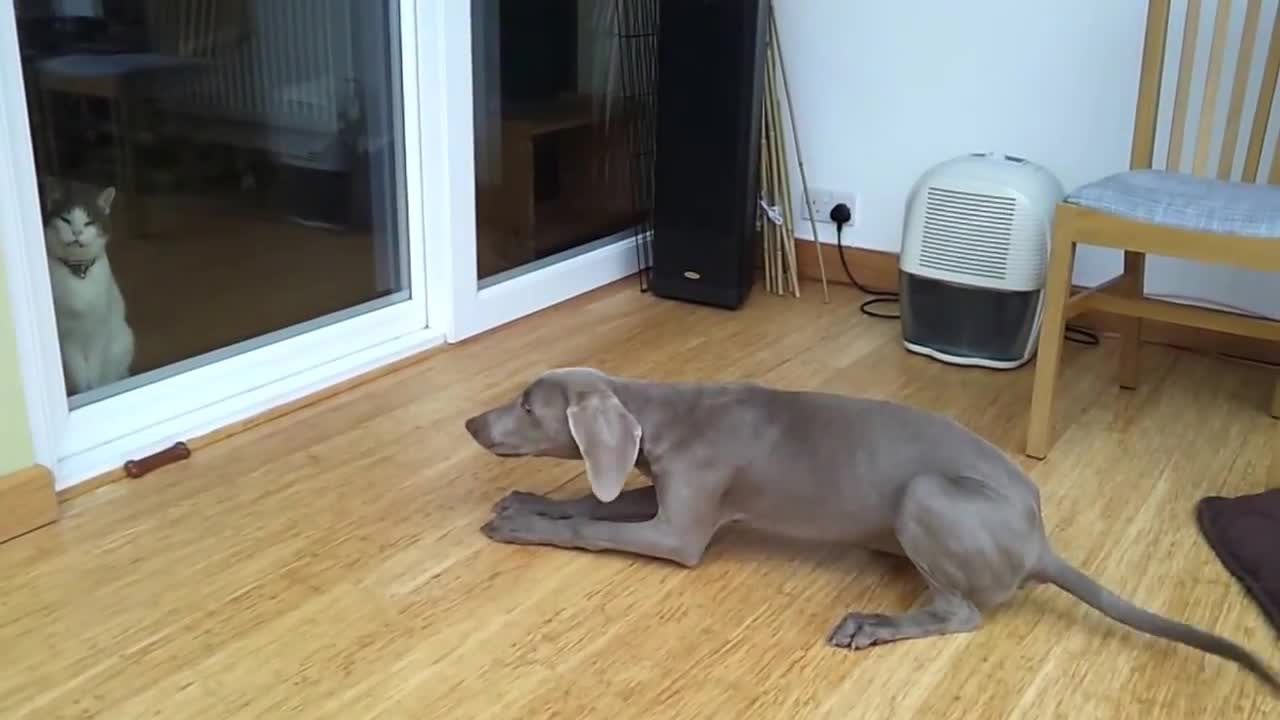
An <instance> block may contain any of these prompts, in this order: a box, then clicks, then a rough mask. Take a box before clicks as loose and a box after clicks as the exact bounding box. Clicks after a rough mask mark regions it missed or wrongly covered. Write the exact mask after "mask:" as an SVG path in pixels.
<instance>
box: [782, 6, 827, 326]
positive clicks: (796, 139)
mask: <svg viewBox="0 0 1280 720" xmlns="http://www.w3.org/2000/svg"><path fill="white" fill-rule="evenodd" d="M769 28H770V31H771V33H772V35H773V43H774V46H775V49H776V51H777V56H778V72H779V73H780V74H781V76H782V92H783V95H785V96H786V103H787V115H788V118H789V120H790V121H791V134H792V138H791V143H792V145H794V146H795V150H796V165H797V166H799V168H800V188H801V191H802V192H803V193H804V204H805V207H808V208H812V207H813V202H812V201H811V200H810V199H809V179H808V178H807V177H806V176H805V171H804V154H803V153H802V152H801V150H800V133H799V131H798V130H797V129H796V109H795V106H794V104H793V103H792V100H791V83H790V82H788V80H787V63H786V61H785V59H784V56H783V52H782V38H781V37H779V35H780V33H779V32H778V16H777V13H776V12H774V8H773V3H772V2H771V3H769ZM809 227H810V229H811V230H812V232H813V241H814V245H815V249H816V250H817V251H818V272H819V273H820V274H821V275H822V299H823V302H831V293H830V292H829V291H828V289H827V266H826V263H825V262H824V261H823V259H822V244H821V243H820V242H819V240H820V236H819V235H818V223H817V221H816V220H814V218H813V213H812V212H810V213H809Z"/></svg>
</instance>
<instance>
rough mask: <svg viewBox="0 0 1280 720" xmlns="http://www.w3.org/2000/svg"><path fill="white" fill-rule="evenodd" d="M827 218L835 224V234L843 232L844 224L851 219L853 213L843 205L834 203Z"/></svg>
mask: <svg viewBox="0 0 1280 720" xmlns="http://www.w3.org/2000/svg"><path fill="white" fill-rule="evenodd" d="M827 216H828V217H830V218H831V222H833V223H835V224H836V232H840V231H841V230H844V224H845V223H847V222H849V221H850V220H852V219H853V211H852V210H850V209H849V206H848V205H845V204H844V203H836V204H835V206H834V207H832V208H831V212H829V213H827Z"/></svg>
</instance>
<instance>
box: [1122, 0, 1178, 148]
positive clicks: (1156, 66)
mask: <svg viewBox="0 0 1280 720" xmlns="http://www.w3.org/2000/svg"><path fill="white" fill-rule="evenodd" d="M1168 27H1169V3H1168V2H1167V0H1151V2H1150V3H1148V5H1147V30H1146V42H1145V43H1144V44H1143V46H1142V70H1141V79H1140V81H1139V83H1138V112H1137V116H1136V117H1135V118H1134V124H1133V149H1132V150H1131V151H1130V154H1129V167H1131V168H1134V169H1145V168H1150V167H1153V166H1154V163H1155V153H1156V125H1157V123H1158V121H1159V116H1158V111H1159V109H1160V90H1161V89H1162V87H1163V81H1164V51H1165V40H1166V35H1167V33H1168Z"/></svg>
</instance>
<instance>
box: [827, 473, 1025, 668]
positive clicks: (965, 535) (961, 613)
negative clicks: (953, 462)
mask: <svg viewBox="0 0 1280 720" xmlns="http://www.w3.org/2000/svg"><path fill="white" fill-rule="evenodd" d="M1028 510H1029V513H1028ZM1038 522H1039V521H1038V515H1036V511H1035V508H1034V504H1033V505H1032V506H1031V507H1030V508H1022V507H1020V506H1019V504H1018V503H1017V502H1015V501H1013V500H1011V499H1010V498H1007V497H1005V496H1003V495H1002V494H1001V493H1000V492H999V491H997V490H995V489H994V488H993V487H992V486H990V485H988V484H987V483H984V482H983V481H981V480H976V479H972V478H944V477H940V476H935V475H923V476H920V477H918V478H915V479H914V480H912V481H911V483H910V484H909V485H908V487H907V489H906V492H905V493H904V495H903V500H902V506H901V507H900V508H899V513H898V518H897V521H896V523H895V528H894V529H895V534H896V536H897V539H898V542H899V543H900V544H901V546H902V549H903V551H904V552H905V553H906V555H907V558H908V559H909V560H911V562H912V564H913V565H915V567H916V569H917V570H919V571H920V574H921V575H923V576H924V578H925V581H926V582H927V583H928V586H929V596H928V602H927V604H926V605H924V606H923V607H920V608H918V609H915V610H911V611H909V612H906V613H902V614H898V615H884V614H878V613H858V612H855V613H849V614H848V615H847V616H845V618H844V619H843V620H841V621H840V623H839V624H838V625H836V627H835V628H834V629H833V630H832V632H831V634H830V636H829V637H828V642H829V643H830V644H831V645H834V646H837V647H846V648H853V649H861V648H865V647H870V646H872V645H880V644H884V643H889V642H894V641H897V640H908V639H912V638H923V637H932V636H939V635H949V634H955V633H964V632H971V631H973V630H976V629H977V628H978V626H979V624H980V623H981V619H982V611H983V610H987V609H990V608H993V607H995V606H996V605H999V604H1001V603H1003V602H1005V601H1006V600H1008V599H1009V597H1011V596H1012V595H1013V594H1014V593H1015V592H1016V591H1017V589H1018V588H1019V586H1020V585H1021V584H1022V582H1023V580H1024V578H1025V577H1026V575H1027V572H1028V571H1029V570H1030V568H1031V567H1032V564H1033V562H1034V559H1035V558H1036V557H1037V555H1038V553H1039V549H1040V544H1041V542H1042V538H1043V535H1042V534H1041V532H1040V530H1039V524H1038Z"/></svg>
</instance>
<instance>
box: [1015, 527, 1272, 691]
mask: <svg viewBox="0 0 1280 720" xmlns="http://www.w3.org/2000/svg"><path fill="white" fill-rule="evenodd" d="M1036 577H1037V578H1038V579H1040V580H1042V581H1044V582H1048V583H1051V584H1053V585H1057V586H1058V587H1060V588H1062V589H1063V590H1066V591H1067V592H1069V593H1071V594H1072V595H1074V596H1075V597H1076V598H1077V599H1079V600H1080V601H1081V602H1083V603H1085V604H1087V605H1089V606H1090V607H1092V608H1093V609H1094V610H1097V611H1098V612H1100V613H1102V614H1103V615H1106V616H1107V617H1109V618H1111V619H1112V620H1115V621H1116V622H1119V623H1123V624H1125V625H1128V626H1129V627H1131V628H1133V629H1135V630H1138V631H1140V632H1144V633H1147V634H1148V635H1153V636H1155V637H1158V638H1163V639H1165V640H1172V641H1174V642H1179V643H1182V644H1184V645H1190V646H1191V647H1193V648H1196V649H1198V650H1203V651H1204V652H1207V653H1212V654H1214V655H1217V656H1218V657H1222V658H1226V659H1228V660H1232V661H1234V662H1237V663H1239V664H1240V665H1241V666H1243V667H1244V668H1245V669H1247V670H1248V671H1249V672H1251V673H1253V674H1254V675H1256V676H1257V677H1258V678H1260V679H1261V680H1262V681H1263V682H1264V683H1266V684H1267V685H1268V686H1270V688H1271V689H1272V691H1274V692H1276V693H1280V679H1277V678H1276V676H1275V674H1274V673H1272V672H1271V670H1269V669H1267V666H1266V665H1264V664H1263V662H1262V661H1261V660H1259V659H1258V657H1257V656H1256V655H1254V654H1253V653H1251V652H1249V651H1248V650H1245V649H1244V648H1242V647H1240V646H1239V645H1237V644H1235V643H1233V642H1231V641H1230V640H1228V639H1226V638H1224V637H1221V636H1219V635H1214V634H1213V633H1210V632H1205V631H1204V630H1200V629H1199V628H1195V627H1192V626H1191V625H1187V624H1185V623H1181V622H1178V621H1176V620H1170V619H1168V618H1165V617H1162V616H1160V615H1157V614H1155V613H1153V612H1149V611H1147V610H1143V609H1142V608H1140V607H1138V606H1137V605H1134V604H1133V603H1131V602H1129V601H1128V600H1125V599H1124V598H1122V597H1120V596H1119V595H1116V594H1115V593H1113V592H1111V591H1110V590H1108V589H1106V588H1104V587H1103V586H1102V585H1099V584H1098V582H1097V581H1095V580H1094V579H1093V578H1091V577H1089V576H1088V575H1085V574H1084V573H1082V572H1080V571H1079V570H1078V569H1076V568H1075V567H1073V566H1072V565H1071V564H1070V563H1068V562H1067V561H1066V560H1064V559H1062V558H1061V557H1058V555H1056V554H1055V553H1053V552H1052V551H1048V550H1046V552H1045V557H1044V559H1043V560H1041V562H1040V567H1039V568H1038V572H1037V573H1036Z"/></svg>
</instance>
